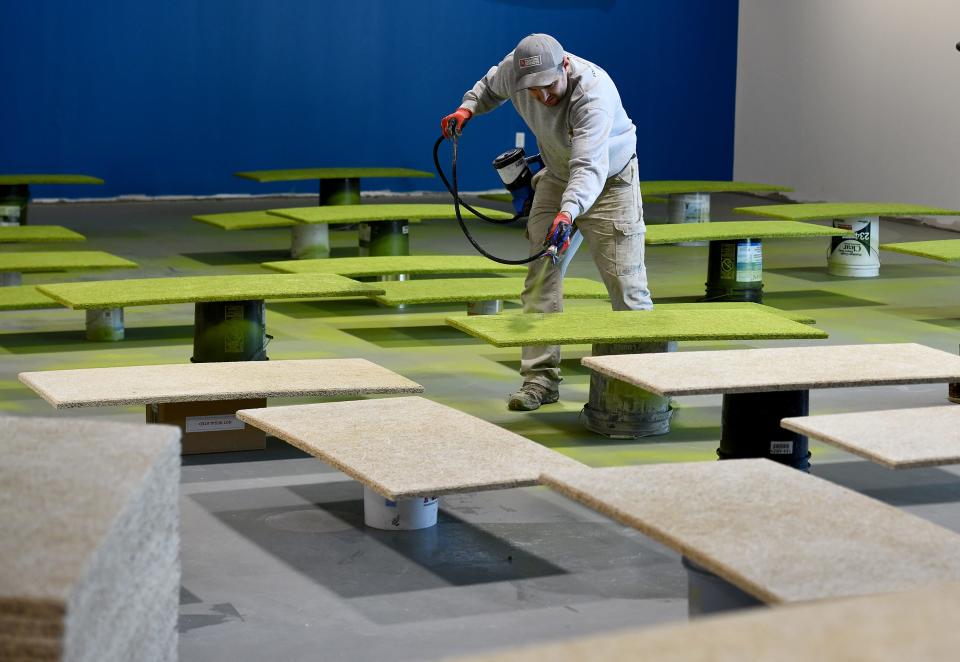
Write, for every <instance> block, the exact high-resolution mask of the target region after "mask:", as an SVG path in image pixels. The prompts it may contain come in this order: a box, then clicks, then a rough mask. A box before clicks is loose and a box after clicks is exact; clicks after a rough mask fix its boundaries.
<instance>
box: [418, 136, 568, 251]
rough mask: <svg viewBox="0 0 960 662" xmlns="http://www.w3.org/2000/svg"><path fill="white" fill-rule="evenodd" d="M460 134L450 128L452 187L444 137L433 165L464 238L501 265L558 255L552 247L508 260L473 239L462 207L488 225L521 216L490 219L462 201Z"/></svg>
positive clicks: (502, 222) (507, 221)
mask: <svg viewBox="0 0 960 662" xmlns="http://www.w3.org/2000/svg"><path fill="white" fill-rule="evenodd" d="M459 135H460V134H459V133H458V132H457V131H456V129H455V124H454V125H452V126H451V127H450V136H451V138H450V140H451V142H452V143H453V162H452V164H451V173H452V174H451V177H452V179H453V184H452V185H451V183H450V181H449V180H447V176H446V174H444V172H443V168H442V167H440V156H439V153H440V144H441V143H443V141H444V140H445V138H444V136H442V135H441V136H440V137H439V138H437V142H435V143H434V144H433V165H434V167H435V168H436V169H437V174H438V175H440V179H441V180H442V181H443V185H444V186H446V187H447V190H448V191H449V192H450V195H452V196H453V208H454V211H455V212H456V215H457V222H458V223H459V224H460V229H461V230H463V234H464V236H465V237H466V238H467V241H469V242H470V244H471V245H472V246H473V247H474V248H475V249H477V252H478V253H480V254H481V255H483V256H484V257H486V258H489V259H491V260H493V261H494V262H499V263H500V264H529V263H530V262H534V261H536V260H539V259H540V258H542V257H544V256H546V255H550V254H551V253H553V255H556V251H557V247H556V246H550V247H549V248H545V249H543V250H542V251H540V252H539V253H537V254H536V255H531V256H530V257H527V258H524V259H522V260H508V259H505V258H502V257H497V256H496V255H493V254H492V253H488V252H487V251H486V250H484V248H483V246H481V245H480V244H479V243H477V240H476V239H474V238H473V235H472V234H470V230H468V229H467V224H466V223H464V222H463V215H462V214H461V212H460V207H461V206H462V207H464V208H465V209H467V210H468V211H470V213H472V214H473V215H475V216H476V217H477V218H479V219H481V220H484V221H486V222H487V223H493V224H495V225H504V224H506V223H513V222H514V221H515V220H517V219H518V218H520V214H517V215H516V216H514V217H513V218H510V219H504V220H498V219H495V218H490V217H489V216H484V215H483V214H482V213H480V212H479V211H477V210H476V209H474V208H473V207H471V206H470V205H468V204H467V203H466V202H464V201H463V200H461V199H460V187H459V185H458V183H457V144H458V139H459Z"/></svg>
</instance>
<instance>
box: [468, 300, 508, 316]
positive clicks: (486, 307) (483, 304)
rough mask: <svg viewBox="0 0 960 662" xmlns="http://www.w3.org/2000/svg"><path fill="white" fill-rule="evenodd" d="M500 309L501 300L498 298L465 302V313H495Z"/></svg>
mask: <svg viewBox="0 0 960 662" xmlns="http://www.w3.org/2000/svg"><path fill="white" fill-rule="evenodd" d="M501 310H503V301H501V300H500V299H492V300H490V301H469V302H467V315H496V314H497V313H499V312H500V311H501Z"/></svg>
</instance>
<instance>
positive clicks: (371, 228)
mask: <svg viewBox="0 0 960 662" xmlns="http://www.w3.org/2000/svg"><path fill="white" fill-rule="evenodd" d="M357 230H358V231H359V233H360V241H359V250H358V255H360V257H375V256H381V255H410V223H409V222H408V221H377V222H376V223H360V224H359V225H358V226H357Z"/></svg>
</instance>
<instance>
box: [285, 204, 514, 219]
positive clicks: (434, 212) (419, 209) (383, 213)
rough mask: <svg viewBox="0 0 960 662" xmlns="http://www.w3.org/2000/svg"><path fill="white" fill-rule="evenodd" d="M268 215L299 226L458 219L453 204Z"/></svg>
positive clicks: (493, 212) (495, 213)
mask: <svg viewBox="0 0 960 662" xmlns="http://www.w3.org/2000/svg"><path fill="white" fill-rule="evenodd" d="M474 209H476V210H477V211H479V212H480V213H481V214H483V215H485V216H489V217H490V218H495V219H500V220H508V219H511V218H513V214H507V213H506V212H502V211H499V210H497V209H489V208H487V207H474ZM267 213H269V214H272V215H274V216H279V217H281V218H288V219H292V220H294V221H297V222H298V223H369V222H373V221H409V220H423V219H431V218H435V219H456V218H457V214H456V211H455V210H454V206H453V205H452V204H436V203H430V204H405V203H399V204H374V205H366V204H364V205H321V206H313V207H296V208H291V209H269V210H267ZM460 213H461V215H462V216H463V218H476V217H475V216H474V215H473V214H472V213H471V212H469V211H467V210H466V209H461V210H460Z"/></svg>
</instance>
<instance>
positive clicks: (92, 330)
mask: <svg viewBox="0 0 960 662" xmlns="http://www.w3.org/2000/svg"><path fill="white" fill-rule="evenodd" d="M123 337H124V327H123V308H91V309H89V310H87V340H93V341H96V342H116V341H118V340H123Z"/></svg>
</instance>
